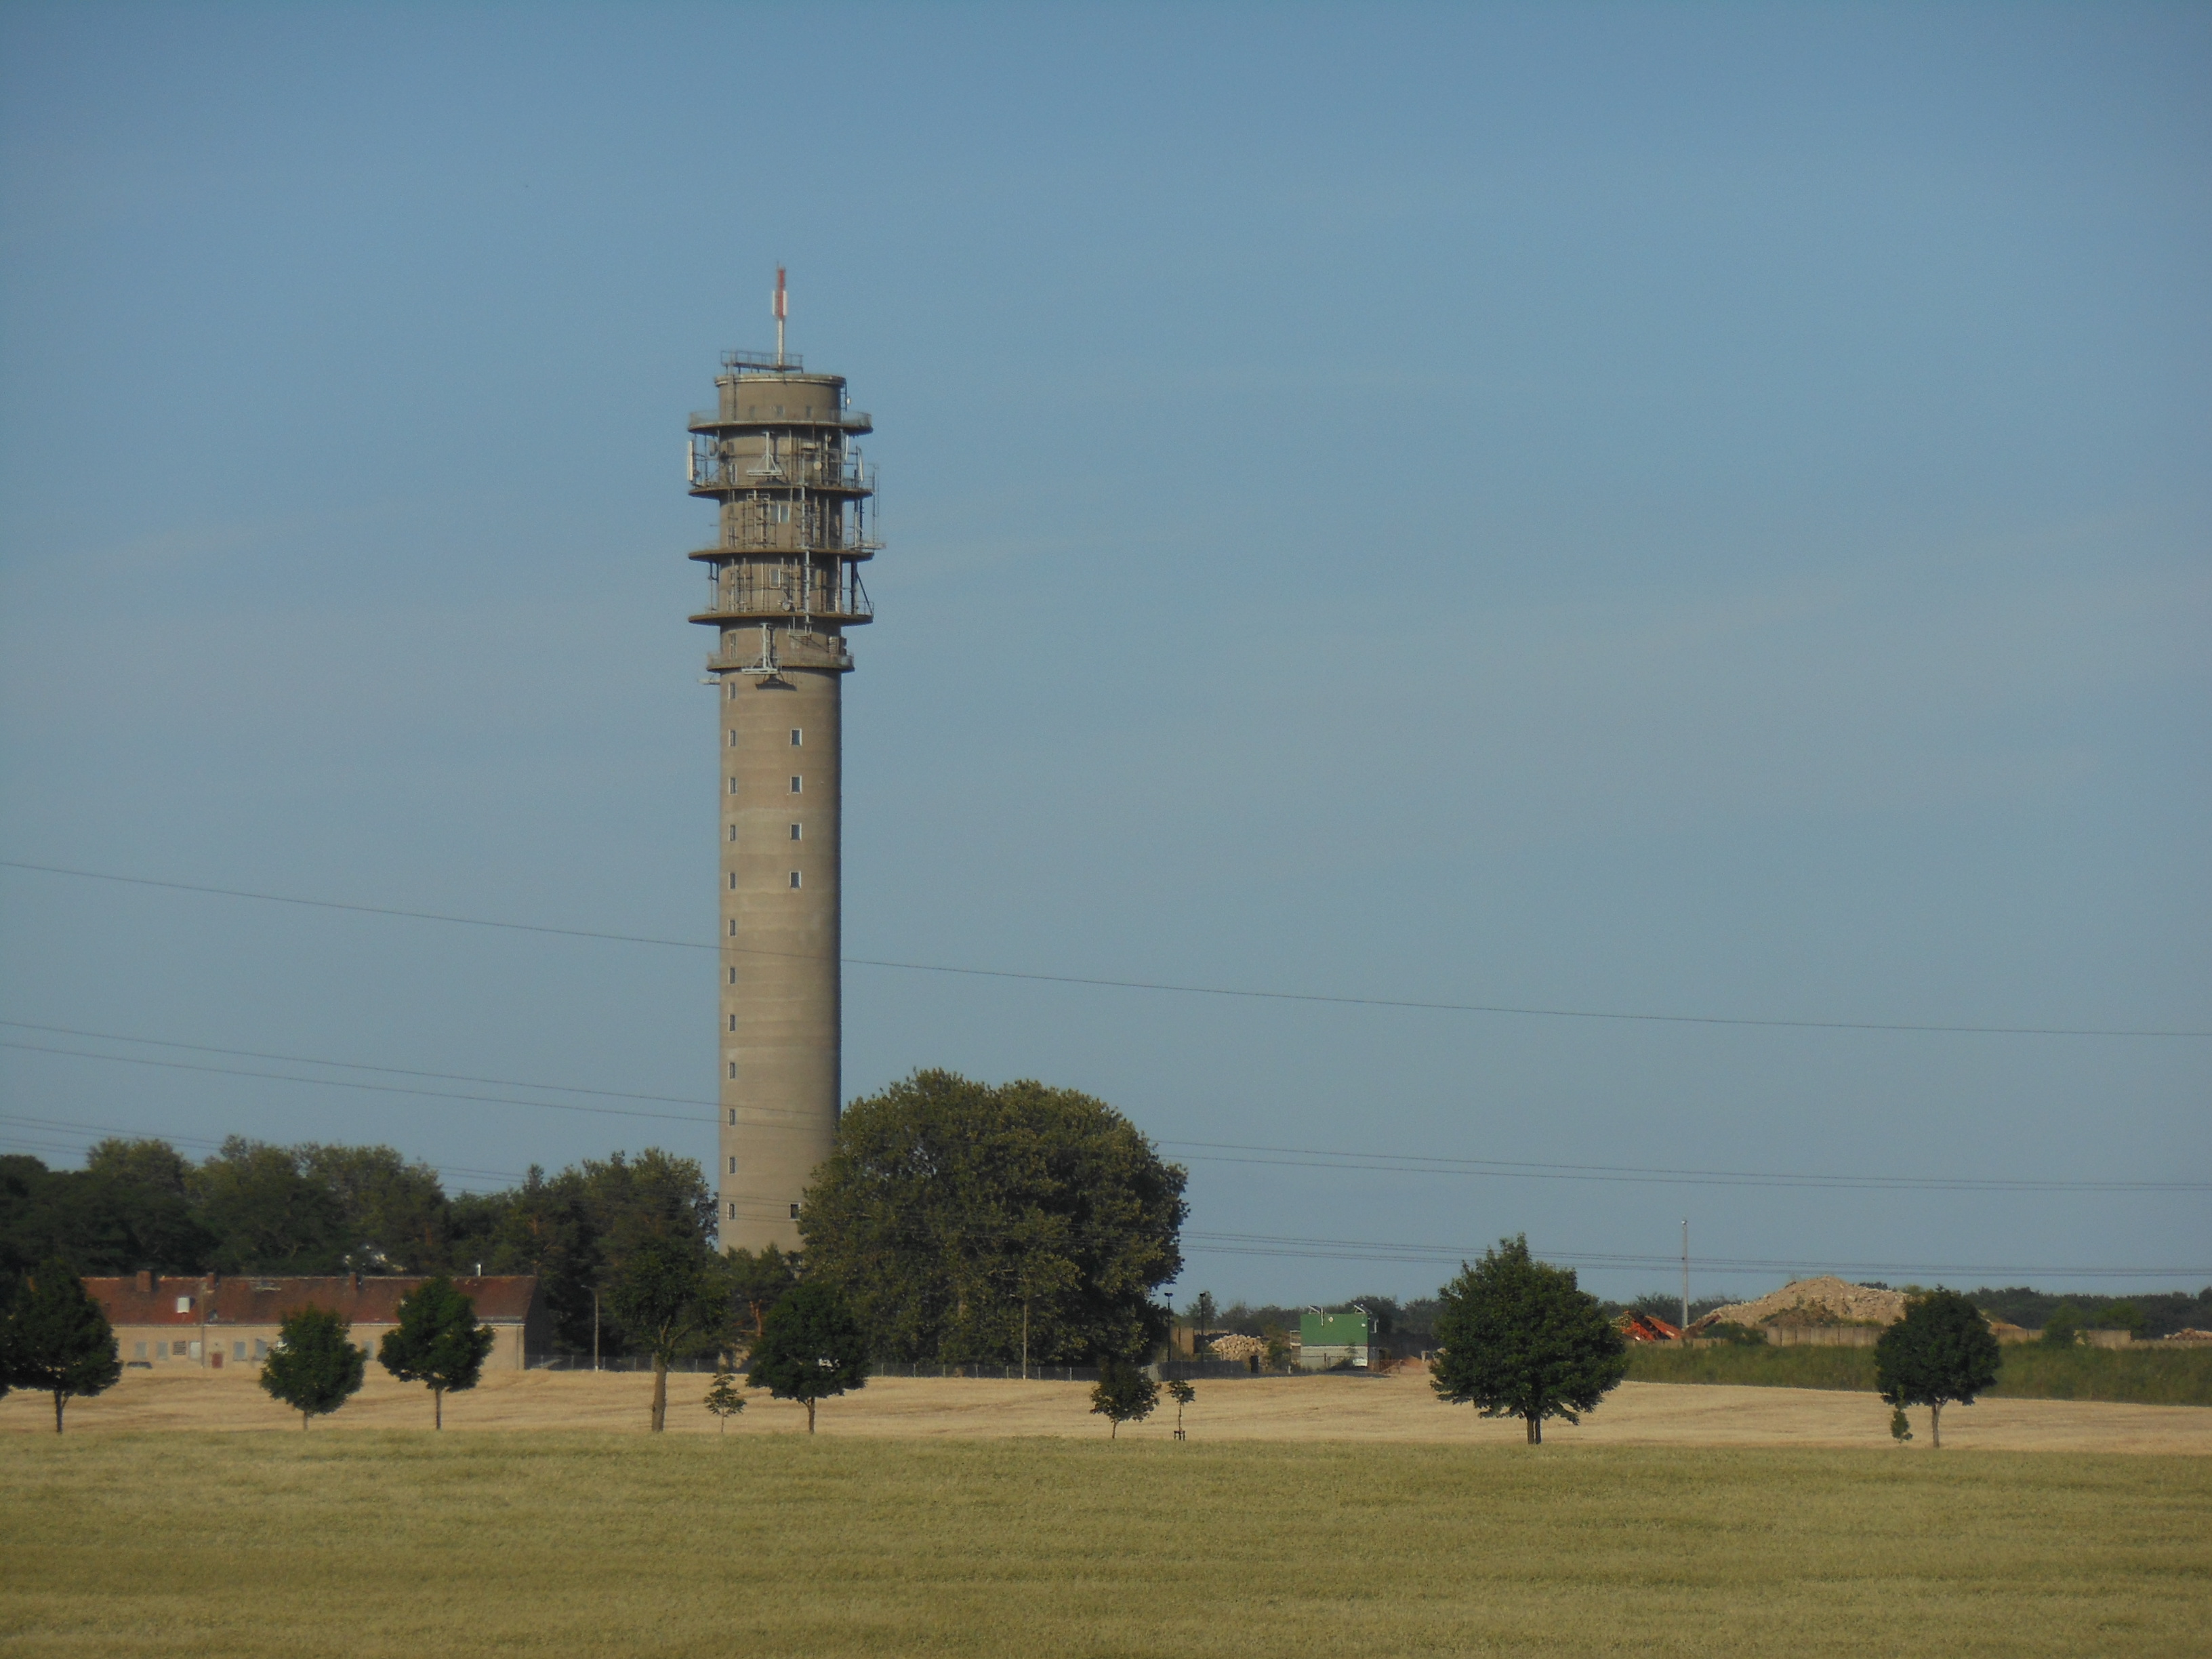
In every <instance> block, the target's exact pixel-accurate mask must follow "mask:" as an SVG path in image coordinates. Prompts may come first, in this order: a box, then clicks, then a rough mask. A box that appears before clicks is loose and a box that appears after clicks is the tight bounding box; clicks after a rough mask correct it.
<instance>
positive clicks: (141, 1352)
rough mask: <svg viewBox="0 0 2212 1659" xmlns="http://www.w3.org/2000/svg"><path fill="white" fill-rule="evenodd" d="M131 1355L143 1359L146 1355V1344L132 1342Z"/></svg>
mask: <svg viewBox="0 0 2212 1659" xmlns="http://www.w3.org/2000/svg"><path fill="white" fill-rule="evenodd" d="M145 1357H146V1345H145V1344H144V1343H143V1342H135V1343H133V1344H131V1358H134V1359H143V1358H145Z"/></svg>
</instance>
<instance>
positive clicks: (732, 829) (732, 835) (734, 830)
mask: <svg viewBox="0 0 2212 1659" xmlns="http://www.w3.org/2000/svg"><path fill="white" fill-rule="evenodd" d="M737 838H738V826H737V825H736V824H734V823H733V824H732V825H731V826H730V839H731V840H732V841H735V840H736V839H737Z"/></svg>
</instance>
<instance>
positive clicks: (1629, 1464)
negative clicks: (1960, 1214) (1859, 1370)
mask: <svg viewBox="0 0 2212 1659" xmlns="http://www.w3.org/2000/svg"><path fill="white" fill-rule="evenodd" d="M2208 1618H2212V1459H2206V1458H2181V1459H2164V1458H2152V1457H2088V1456H2075V1455H2057V1454H2003V1453H1986V1454H1973V1453H1968V1454H1963V1455H1954V1454H1951V1453H1948V1452H1947V1453H1944V1454H1941V1455H1912V1454H1911V1453H1888V1452H1850V1451H1842V1452H1838V1451H1780V1450H1755V1451H1746V1450H1728V1449H1723V1450H1711V1449H1701V1450H1693V1451H1684V1450H1679V1449H1670V1450H1662V1449H1639V1448H1553V1447H1546V1448H1543V1449H1528V1448H1523V1447H1518V1446H1512V1445H1500V1446H1464V1447H1436V1446H1407V1445H1358V1446H1354V1445H1346V1444H1333V1443H1303V1444H1280V1443H1278V1444H1265V1443H1243V1444H1229V1443H1224V1444H1206V1443H1198V1442H1192V1443H1188V1444H1183V1445H1177V1444H1176V1443H1172V1442H1161V1441H1149V1442H1144V1441H1140V1442H1128V1441H1124V1442H1122V1443H1119V1444H1109V1443H1106V1442H1104V1441H1103V1440H1097V1439H1094V1440H1090V1441H1085V1442H1073V1441H1065V1440H1057V1441H1056V1440H999V1441H975V1440H969V1441H960V1440H936V1441H917V1440H895V1439H859V1438H854V1439H845V1440H837V1439H829V1438H817V1439H813V1440H809V1439H807V1438H806V1437H804V1436H801V1435H788V1434H786V1435H777V1436H760V1435H756V1436H746V1437H732V1438H730V1439H728V1440H720V1439H716V1438H710V1437H684V1438H680V1439H678V1438H660V1439H653V1438H649V1437H617V1436H610V1435H605V1434H593V1435H576V1434H570V1435H560V1436H550V1437H535V1436H528V1437H526V1436H520V1435H511V1434H498V1435H486V1434H476V1435H466V1434H451V1433H449V1434H447V1435H446V1436H443V1437H434V1436H431V1435H429V1434H427V1433H422V1432H411V1433H402V1432H398V1431H385V1430H372V1431H356V1432H354V1433H349V1434H347V1433H328V1434H315V1433H308V1434H299V1433H296V1432H295V1433H292V1434H289V1435H277V1434H268V1435H237V1434H229V1435H219V1434H193V1433H183V1434H162V1435H158V1436H155V1435H146V1434H134V1433H116V1434H104V1435H87V1436H83V1437H60V1438H56V1437H46V1438H43V1439H41V1438H38V1437H29V1436H25V1437H11V1438H10V1440H9V1443H8V1444H7V1446H6V1449H5V1455H4V1461H0V1633H4V1638H5V1640H6V1642H7V1645H8V1648H9V1651H11V1652H14V1653H21V1654H38V1655H50V1654H72V1655H75V1654H84V1655H91V1654H103V1655H104V1654H110V1653H120V1652H129V1651H140V1652H158V1653H161V1654H200V1653H205V1654H210V1655H214V1654H222V1655H235V1656H260V1655H269V1656H277V1655H282V1656H284V1659H295V1656H297V1655H299V1654H301V1653H303V1652H306V1653H318V1654H323V1653H345V1654H361V1655H387V1654H388V1655H392V1656H406V1659H420V1656H424V1655H445V1654H453V1655H477V1654H501V1653H521V1652H530V1653H560V1654H564V1655H600V1654H605V1655H616V1654H621V1655H635V1654H641V1653H650V1654H653V1655H657V1656H658V1655H665V1656H694V1655H696V1656H702V1659H703V1656H708V1655H713V1656H716V1659H723V1656H727V1655H730V1654H732V1653H745V1654H760V1655H773V1656H778V1659H782V1656H812V1655H844V1654H862V1653H866V1654H871V1655H880V1654H918V1653H933V1654H957V1655H974V1656H997V1655H1018V1656H1022V1659H1033V1656H1036V1655H1040V1654H1049V1655H1054V1656H1059V1655H1082V1656H1089V1655H1121V1654H1168V1653H1181V1652H1191V1653H1205V1654H1209V1655H1226V1656H1245V1655H1250V1656H1255V1659H1256V1656H1268V1659H1281V1656H1286V1655H1287V1656H1299V1655H1306V1654H1320V1653H1324V1652H1326V1653H1329V1654H1341V1653H1344V1652H1347V1651H1349V1652H1355V1653H1388V1654H1425V1653H1429V1654H1446V1653H1449V1654H1469V1653H1492V1652H1496V1653H1505V1652H1511V1653H1516V1654H1529V1653H1534V1654H1570V1653H1571V1654H1588V1653H1596V1652H1605V1651H1613V1650H1620V1651H1627V1650H1634V1651H1637V1652H1662V1653H1690V1652H1695V1653H1698V1654H1701V1655H1710V1654H1713V1653H1728V1654H1739V1653H1749V1654H1757V1653H1791V1654H1826V1653H1845V1652H1848V1653H1852V1654H1862V1653H1866V1652H1880V1653H1884V1654H1921V1653H1925V1654H1938V1653H1940V1654H1944V1655H1957V1654H1975V1653H2054V1654H2056V1653H2067V1654H2076V1653H2083V1652H2115V1651H2126V1652H2128V1653H2130V1654H2131V1655H2158V1654H2179V1653H2185V1652H2186V1653H2201V1652H2202V1651H2203V1641H2204V1631H2205V1628H2206V1623H2207V1620H2208Z"/></svg>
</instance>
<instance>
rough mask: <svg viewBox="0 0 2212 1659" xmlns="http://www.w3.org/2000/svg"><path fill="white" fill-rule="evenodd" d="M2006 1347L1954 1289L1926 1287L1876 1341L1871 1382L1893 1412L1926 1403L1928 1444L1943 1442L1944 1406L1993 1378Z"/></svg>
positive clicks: (1967, 1397)
mask: <svg viewBox="0 0 2212 1659" xmlns="http://www.w3.org/2000/svg"><path fill="white" fill-rule="evenodd" d="M2003 1363H2004V1351H2003V1350H2002V1349H2001V1348H2000V1347H1998V1346H1997V1339H1996V1333H1995V1332H1993V1331H1991V1330H1990V1323H1989V1321H1987V1320H1986V1319H1984V1318H1983V1317H1982V1311H1981V1310H1980V1309H1978V1308H1977V1307H1976V1306H1975V1305H1974V1304H1972V1302H1969V1301H1968V1300H1967V1299H1966V1297H1963V1296H1961V1295H1960V1294H1959V1293H1958V1291H1928V1292H1927V1293H1926V1294H1925V1295H1922V1296H1916V1297H1911V1299H1909V1300H1908V1301H1907V1302H1906V1303H1905V1317H1904V1318H1902V1319H1900V1320H1899V1321H1898V1322H1897V1323H1895V1324H1894V1325H1892V1326H1891V1327H1890V1328H1888V1329H1887V1330H1886V1331H1884V1332H1883V1333H1882V1334H1881V1341H1879V1342H1877V1343H1875V1348H1874V1375H1875V1387H1876V1388H1877V1389H1880V1390H1881V1397H1882V1398H1883V1399H1884V1400H1886V1401H1888V1402H1889V1404H1890V1406H1891V1407H1892V1409H1893V1410H1895V1411H1899V1412H1901V1411H1903V1410H1904V1409H1905V1407H1907V1406H1925V1407H1928V1443H1929V1446H1930V1447H1931V1448H1940V1447H1941V1446H1942V1443H1943V1422H1942V1418H1943V1407H1945V1406H1947V1405H1949V1404H1950V1403H1951V1402H1952V1401H1957V1402H1958V1403H1959V1404H1960V1405H1961V1406H1971V1405H1972V1404H1973V1403H1974V1396H1975V1395H1978V1394H1979V1393H1981V1392H1982V1391H1983V1390H1984V1389H1986V1388H1988V1387H1989V1386H1990V1384H1991V1383H1995V1382H1996V1380H1997V1370H1998V1368H1999V1367H2000V1366H2001V1365H2002V1364H2003Z"/></svg>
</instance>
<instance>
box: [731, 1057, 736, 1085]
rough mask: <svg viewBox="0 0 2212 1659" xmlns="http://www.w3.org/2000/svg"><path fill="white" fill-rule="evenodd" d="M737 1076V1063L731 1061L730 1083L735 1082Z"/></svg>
mask: <svg viewBox="0 0 2212 1659" xmlns="http://www.w3.org/2000/svg"><path fill="white" fill-rule="evenodd" d="M737 1076H738V1062H737V1061H736V1060H732V1061H731V1062H730V1079H731V1081H732V1082H735V1081H736V1080H737Z"/></svg>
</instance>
